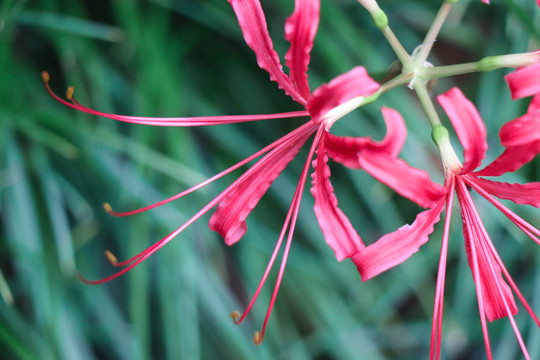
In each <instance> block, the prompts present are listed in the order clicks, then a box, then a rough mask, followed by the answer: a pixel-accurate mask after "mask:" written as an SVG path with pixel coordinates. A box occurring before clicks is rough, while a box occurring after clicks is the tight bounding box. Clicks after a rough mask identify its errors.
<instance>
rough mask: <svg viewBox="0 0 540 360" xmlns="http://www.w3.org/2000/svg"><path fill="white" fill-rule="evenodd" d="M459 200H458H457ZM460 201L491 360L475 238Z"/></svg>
mask: <svg viewBox="0 0 540 360" xmlns="http://www.w3.org/2000/svg"><path fill="white" fill-rule="evenodd" d="M456 180H457V184H458V186H460V185H462V186H461V187H464V185H463V183H462V181H460V180H461V179H460V178H458V179H456ZM460 190H461V192H462V193H463V192H465V193H468V191H466V190H463V189H460ZM458 196H459V192H458ZM458 199H459V198H458ZM459 201H460V208H461V212H462V217H463V228H464V230H465V231H467V236H466V238H465V241H467V239H468V241H469V248H470V249H471V258H472V262H473V266H472V271H473V279H474V285H475V288H476V297H477V302H478V311H479V313H480V322H481V324H482V334H483V336H484V344H485V347H486V353H487V358H488V359H489V360H492V359H493V355H492V353H491V345H490V341H489V332H488V327H487V323H486V315H485V314H486V313H485V309H484V294H483V291H482V277H481V274H480V267H479V264H478V254H477V253H476V246H477V244H476V241H475V240H476V238H475V236H474V234H473V232H472V229H471V226H470V224H471V214H470V213H469V209H468V207H466V206H464V204H462V203H461V202H462V199H459Z"/></svg>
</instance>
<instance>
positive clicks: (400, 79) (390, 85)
mask: <svg viewBox="0 0 540 360" xmlns="http://www.w3.org/2000/svg"><path fill="white" fill-rule="evenodd" d="M413 78H414V72H409V73H402V74H400V75H398V76H396V77H395V78H393V79H391V80H389V81H387V82H385V83H384V84H382V85H381V87H380V88H379V90H378V91H377V93H378V94H379V95H381V94H384V93H385V92H387V91H390V90H392V89H394V88H396V87H398V86H401V85H405V84H408V83H409V82H411V80H412V79H413Z"/></svg>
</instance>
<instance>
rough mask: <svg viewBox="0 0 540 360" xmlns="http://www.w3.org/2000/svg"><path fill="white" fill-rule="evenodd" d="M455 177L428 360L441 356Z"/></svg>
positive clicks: (450, 199)
mask: <svg viewBox="0 0 540 360" xmlns="http://www.w3.org/2000/svg"><path fill="white" fill-rule="evenodd" d="M454 188H455V177H454V176H453V175H452V177H451V179H450V188H449V190H448V195H447V196H446V214H445V217H444V230H443V237H442V243H441V256H440V259H439V269H438V273H437V286H436V291H435V301H434V305H433V323H432V327H431V345H430V350H429V358H430V360H431V359H433V358H435V359H437V360H438V359H439V356H440V354H441V334H442V323H443V307H444V282H445V279H446V260H447V257H448V238H449V234H450V222H451V218H452V206H453V204H454Z"/></svg>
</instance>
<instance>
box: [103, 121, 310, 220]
mask: <svg viewBox="0 0 540 360" xmlns="http://www.w3.org/2000/svg"><path fill="white" fill-rule="evenodd" d="M312 126H313V124H311V123H310V122H307V123H305V124H304V125H302V126H300V127H298V128H297V129H295V130H294V131H291V132H290V133H288V134H287V135H285V136H283V137H281V138H279V139H278V140H276V141H274V142H273V143H271V144H270V145H267V146H266V147H264V148H262V149H261V150H259V151H257V152H256V153H254V154H252V155H250V156H249V157H247V158H245V159H244V160H242V161H240V162H238V163H236V164H235V165H233V166H231V167H230V168H228V169H225V170H223V171H222V172H220V173H219V174H216V175H214V176H212V177H211V178H209V179H207V180H205V181H203V182H201V183H199V184H197V185H195V186H193V187H191V188H189V189H187V190H184V191H182V192H180V193H178V194H176V195H174V196H171V197H170V198H167V199H164V200H161V201H159V202H157V203H154V204H151V205H147V206H145V207H142V208H139V209H135V210H131V211H126V212H116V211H113V209H112V208H111V205H110V204H109V203H104V204H103V208H104V209H105V211H107V212H108V213H109V214H111V215H112V216H117V217H123V216H131V215H135V214H139V213H142V212H144V211H148V210H150V209H153V208H156V207H158V206H161V205H164V204H167V203H169V202H171V201H174V200H177V199H180V198H181V197H184V196H186V195H188V194H191V193H192V192H194V191H196V190H199V189H201V188H203V187H204V186H206V185H208V184H210V183H212V182H214V181H216V180H218V179H220V178H222V177H223V176H225V175H227V174H229V173H231V172H233V171H234V170H236V169H238V168H240V167H242V166H244V165H245V164H247V163H248V162H250V161H252V160H254V159H256V158H258V157H259V156H261V155H263V154H265V153H267V152H269V151H271V150H273V149H275V148H276V147H278V146H280V145H282V144H284V143H286V142H288V141H291V139H293V138H296V137H297V136H298V135H299V134H302V133H304V132H305V130H306V129H307V128H309V127H312Z"/></svg>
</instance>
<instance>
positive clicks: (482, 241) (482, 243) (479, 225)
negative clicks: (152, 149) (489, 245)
mask: <svg viewBox="0 0 540 360" xmlns="http://www.w3.org/2000/svg"><path fill="white" fill-rule="evenodd" d="M472 211H473V214H472V215H473V216H474V217H475V219H474V224H473V226H474V227H475V228H476V232H478V231H480V232H481V234H482V233H483V234H482V235H483V236H482V238H480V241H479V245H480V250H481V251H482V253H483V254H484V256H485V257H486V259H488V261H487V263H488V265H489V271H490V273H491V276H492V277H493V278H494V279H497V272H496V271H495V268H494V266H493V263H492V261H491V260H489V259H490V258H489V253H492V252H493V250H494V249H486V244H485V242H486V241H487V239H489V236H488V237H487V238H486V235H487V232H486V230H485V228H484V227H483V225H482V222H481V221H479V218H477V216H478V213H477V212H476V209H473V210H472ZM482 230H483V231H482ZM495 252H496V251H495ZM495 285H496V286H497V292H498V293H499V296H500V297H501V299H502V301H503V304H504V308H505V310H506V314H507V317H508V319H509V320H510V324H511V325H512V328H513V330H514V334H515V335H516V338H517V340H518V343H519V346H520V347H521V351H522V352H523V355H524V356H525V358H526V359H527V360H530V358H531V357H530V355H529V353H528V351H527V348H526V347H525V343H524V342H523V338H522V336H521V333H520V331H519V328H518V327H517V324H516V321H515V319H514V316H513V315H512V311H511V310H510V305H509V304H508V300H507V299H506V297H505V296H504V292H503V290H502V287H501V284H500V281H497V280H496V281H495Z"/></svg>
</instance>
